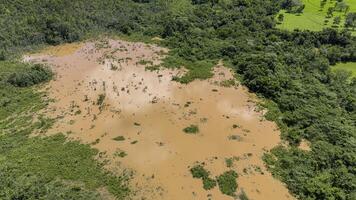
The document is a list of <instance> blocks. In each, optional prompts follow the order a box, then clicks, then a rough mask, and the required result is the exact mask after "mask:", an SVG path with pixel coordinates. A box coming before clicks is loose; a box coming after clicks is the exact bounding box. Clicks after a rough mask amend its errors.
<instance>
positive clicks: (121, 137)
mask: <svg viewBox="0 0 356 200" xmlns="http://www.w3.org/2000/svg"><path fill="white" fill-rule="evenodd" d="M113 140H115V141H124V140H125V137H124V136H121V135H120V136H117V137H115V138H113Z"/></svg>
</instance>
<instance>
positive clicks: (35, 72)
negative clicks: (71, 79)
mask: <svg viewBox="0 0 356 200" xmlns="http://www.w3.org/2000/svg"><path fill="white" fill-rule="evenodd" d="M51 78H52V72H51V70H49V69H48V68H47V67H45V66H43V65H41V64H35V65H33V66H31V67H28V68H24V70H23V71H19V72H14V73H12V74H11V75H10V76H9V77H8V79H7V82H8V83H10V84H11V85H13V86H17V87H28V86H32V85H36V84H38V83H41V82H44V81H48V80H50V79H51Z"/></svg>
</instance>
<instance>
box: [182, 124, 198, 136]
mask: <svg viewBox="0 0 356 200" xmlns="http://www.w3.org/2000/svg"><path fill="white" fill-rule="evenodd" d="M183 131H184V132H185V133H188V134H196V133H198V132H199V127H198V126H197V125H193V124H192V125H190V126H188V127H186V128H184V129H183Z"/></svg>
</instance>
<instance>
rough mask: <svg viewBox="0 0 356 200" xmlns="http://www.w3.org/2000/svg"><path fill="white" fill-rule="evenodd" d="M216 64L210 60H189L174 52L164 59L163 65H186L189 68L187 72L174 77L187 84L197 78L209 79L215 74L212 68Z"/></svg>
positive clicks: (175, 79)
mask: <svg viewBox="0 0 356 200" xmlns="http://www.w3.org/2000/svg"><path fill="white" fill-rule="evenodd" d="M214 64H216V63H215V62H213V61H210V60H204V61H194V62H192V61H187V60H184V59H183V58H181V57H179V56H176V55H174V54H170V55H168V56H167V57H166V58H164V59H163V64H162V66H163V67H166V68H182V67H184V68H185V69H187V73H186V74H184V75H183V76H180V77H178V76H175V77H173V80H174V81H177V82H180V83H183V84H187V83H190V82H192V81H194V80H195V79H200V80H204V79H208V78H211V77H212V76H213V75H214V74H213V73H212V68H213V66H214Z"/></svg>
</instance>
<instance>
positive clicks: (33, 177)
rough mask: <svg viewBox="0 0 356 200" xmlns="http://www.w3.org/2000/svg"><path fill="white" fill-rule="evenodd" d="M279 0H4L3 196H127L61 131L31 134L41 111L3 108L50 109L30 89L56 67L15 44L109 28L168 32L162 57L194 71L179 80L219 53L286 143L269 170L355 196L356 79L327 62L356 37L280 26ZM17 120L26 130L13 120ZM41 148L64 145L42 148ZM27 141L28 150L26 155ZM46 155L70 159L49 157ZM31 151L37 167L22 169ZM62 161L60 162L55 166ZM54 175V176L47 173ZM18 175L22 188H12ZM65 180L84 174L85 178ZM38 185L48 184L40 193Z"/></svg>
mask: <svg viewBox="0 0 356 200" xmlns="http://www.w3.org/2000/svg"><path fill="white" fill-rule="evenodd" d="M285 1H286V0H192V1H189V0H180V1H178V0H177V1H174V0H91V1H86V0H76V1H70V0H36V1H29V0H2V1H0V60H2V61H0V69H1V71H0V73H1V74H2V75H1V76H0V84H1V90H0V91H1V93H0V117H1V118H0V120H1V121H0V128H1V135H0V138H1V139H0V150H1V151H0V169H1V170H0V178H1V184H0V198H4V199H27V198H36V197H38V196H36V195H42V196H41V198H44V199H46V197H52V196H50V195H54V194H51V193H48V192H49V191H51V190H52V188H57V189H58V188H60V189H58V190H61V191H63V195H67V194H68V195H69V193H71V194H70V195H77V196H70V198H71V199H78V198H82V199H87V198H86V197H87V196H86V195H90V194H89V193H91V189H95V188H98V187H100V186H108V188H109V191H110V192H112V193H113V194H115V195H116V196H117V197H119V198H120V197H122V196H125V195H127V192H128V191H127V188H125V186H124V185H123V184H122V182H123V180H122V179H124V178H114V177H113V176H112V175H111V174H107V173H104V172H102V171H101V170H100V166H97V164H95V162H94V161H93V155H94V154H95V152H93V151H92V150H90V148H89V147H87V146H85V145H80V144H79V143H75V142H69V143H67V142H65V139H64V138H63V137H62V136H55V137H50V138H48V139H43V138H31V139H26V138H27V135H28V134H29V133H30V132H31V131H32V130H33V129H35V128H46V127H47V126H49V124H47V123H50V122H48V120H46V119H43V122H42V123H40V124H38V123H36V124H34V125H29V124H27V122H25V121H27V120H26V118H19V119H12V118H11V117H8V116H10V113H14V112H16V113H22V112H24V111H27V112H28V111H30V109H35V111H36V109H37V110H39V109H40V108H41V107H43V106H45V105H44V103H43V102H42V101H43V100H41V97H40V94H38V93H36V92H34V91H33V87H36V84H38V83H40V82H42V81H46V80H48V79H49V78H50V76H51V75H50V72H48V71H47V70H46V68H45V67H43V66H33V67H31V68H30V69H27V71H26V70H24V69H23V68H22V67H21V65H22V64H19V63H18V62H17V61H15V60H16V57H17V56H18V55H19V53H21V52H24V51H27V50H30V49H34V48H37V47H38V46H41V45H57V44H60V43H63V42H73V41H78V40H81V39H85V38H88V37H91V36H95V35H98V34H103V33H110V34H120V35H126V36H130V37H131V38H141V39H144V38H146V37H147V38H149V37H157V36H158V37H161V38H163V39H164V40H162V41H161V42H160V44H161V45H164V46H167V47H169V48H170V49H171V51H170V54H169V56H168V57H167V58H166V60H165V63H164V65H165V66H167V67H175V66H180V65H184V66H186V67H187V69H189V70H190V71H189V72H188V74H187V75H186V76H184V77H182V78H177V79H176V80H177V81H181V82H183V83H187V82H189V81H191V80H193V79H196V78H201V79H203V78H207V77H209V76H210V75H211V73H210V69H211V67H212V66H213V64H215V63H216V62H217V61H218V60H220V59H223V60H224V61H225V63H227V64H229V65H231V66H232V67H233V68H234V69H235V70H236V71H237V73H238V74H239V76H240V79H241V82H242V83H243V84H244V85H246V86H247V87H248V88H249V89H250V90H251V91H253V92H256V93H257V94H258V95H260V96H261V97H263V98H265V102H266V103H265V106H266V107H267V108H268V109H269V112H268V113H267V115H266V117H267V118H268V119H271V120H274V121H276V122H277V123H278V125H279V127H280V129H281V131H282V137H283V139H284V140H286V141H287V142H288V143H289V144H290V145H289V146H288V147H287V146H279V147H276V148H275V149H274V150H273V151H272V152H270V153H269V154H266V155H265V158H264V159H265V161H266V164H267V165H268V166H269V167H270V170H271V172H272V173H273V174H274V175H275V176H276V177H278V178H279V179H281V180H282V181H283V182H285V183H286V184H287V186H288V189H289V190H290V191H291V192H292V193H293V194H294V195H295V196H296V197H298V198H299V199H308V200H312V199H315V200H324V199H329V200H334V199H335V200H344V199H345V200H352V199H356V192H355V191H356V140H355V136H356V79H355V78H353V79H351V78H350V74H349V73H348V72H345V71H336V72H332V71H331V70H330V66H331V65H334V64H336V63H337V62H348V61H353V62H355V61H356V38H355V37H352V36H351V34H350V33H348V32H347V31H337V30H333V29H324V30H323V31H320V32H311V31H299V30H295V31H293V32H289V31H283V30H279V29H277V28H275V26H276V22H275V16H276V15H277V13H278V12H279V10H280V9H281V8H282V5H285ZM10 68H11V69H10ZM17 68H18V69H19V70H17ZM24 79H26V80H24ZM33 85H35V86H33ZM10 91H11V92H10ZM22 96H24V97H25V98H23V97H22ZM21 119H22V120H21ZM14 120H15V121H14ZM13 123H18V124H19V126H24V127H28V128H25V129H17V128H16V126H15V127H14V126H12V124H13ZM34 126H35V127H34ZM302 139H305V140H307V141H310V143H311V151H303V150H300V149H299V148H297V146H298V144H299V143H300V142H301V140H302ZM48 146H51V148H52V146H54V147H53V148H59V150H58V151H55V150H53V152H51V151H49V152H46V153H44V152H43V151H44V149H45V148H46V147H48ZM41 148H43V149H41ZM66 148H73V149H78V150H79V151H78V154H76V153H75V154H76V155H71V156H63V155H60V154H61V153H62V154H65V151H64V149H66ZM29 149H30V150H31V151H34V152H35V153H33V154H29ZM71 152H72V153H73V152H74V151H71ZM52 154H53V155H54V156H53V157H59V156H63V157H65V158H67V159H70V158H73V159H74V160H68V161H65V162H63V163H56V162H59V161H58V160H52V157H51V155H52ZM76 156H77V157H76ZM81 156H82V157H81ZM38 158H40V159H42V161H41V162H42V163H43V164H42V165H35V166H33V167H25V165H27V164H28V165H29V166H30V165H31V164H32V163H33V161H32V160H31V159H38ZM75 158H77V160H75ZM76 162H84V163H86V164H85V165H83V167H87V169H85V170H87V171H92V172H93V173H92V174H93V175H92V176H87V175H83V176H80V175H78V174H75V172H71V170H73V169H74V168H75V167H74V166H76V165H75V163H76ZM71 163H72V164H71ZM58 165H61V166H66V168H65V169H66V170H64V171H56V170H52V169H53V168H56V167H54V166H58ZM44 171H50V173H44ZM103 173H104V174H105V176H103ZM54 177H57V178H60V179H59V180H58V181H50V180H52V178H54ZM98 177H100V178H98ZM3 180H5V181H3ZM16 180H22V181H24V182H26V184H25V186H19V185H16V183H17V181H16ZM63 180H79V181H80V182H81V183H84V184H85V186H86V187H82V186H73V185H68V184H65V182H63ZM42 185H45V186H46V188H48V189H47V190H43V191H42V190H40V188H42ZM30 186H31V187H30ZM32 186H33V187H32ZM110 186H113V187H110ZM24 187H30V188H24ZM36 187H38V188H36ZM73 188H74V189H73ZM110 188H111V189H110ZM114 188H116V189H114ZM72 193H73V194H72ZM54 198H55V197H54ZM62 199H69V198H66V196H62Z"/></svg>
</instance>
